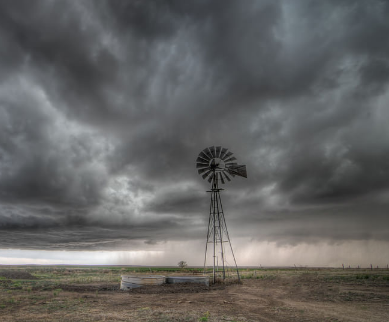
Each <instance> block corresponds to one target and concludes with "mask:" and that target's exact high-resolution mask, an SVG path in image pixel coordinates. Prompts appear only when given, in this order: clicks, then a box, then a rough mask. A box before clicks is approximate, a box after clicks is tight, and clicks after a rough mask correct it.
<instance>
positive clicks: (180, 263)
mask: <svg viewBox="0 0 389 322" xmlns="http://www.w3.org/2000/svg"><path fill="white" fill-rule="evenodd" d="M187 266H188V264H187V263H186V262H185V261H179V262H178V267H180V268H185V267H187Z"/></svg>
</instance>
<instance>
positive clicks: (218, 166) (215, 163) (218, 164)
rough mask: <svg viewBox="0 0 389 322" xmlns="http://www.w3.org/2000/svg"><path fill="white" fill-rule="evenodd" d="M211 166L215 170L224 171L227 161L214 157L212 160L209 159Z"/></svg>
mask: <svg viewBox="0 0 389 322" xmlns="http://www.w3.org/2000/svg"><path fill="white" fill-rule="evenodd" d="M209 166H210V167H211V169H212V170H215V171H223V170H225V167H226V165H225V163H224V161H223V160H222V159H220V158H214V159H212V160H211V161H209Z"/></svg>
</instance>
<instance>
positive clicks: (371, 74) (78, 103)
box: [0, 0, 389, 250]
mask: <svg viewBox="0 0 389 322" xmlns="http://www.w3.org/2000/svg"><path fill="white" fill-rule="evenodd" d="M388 16H389V4H388V2H387V1H378V0H377V1H369V2H363V1H351V0H350V1H326V2H320V3H319V2H317V1H316V2H314V1H308V0H307V1H302V0H301V1H293V2H290V1H273V0H272V1H232V0H231V1H226V0H223V1H179V0H177V1H174V0H171V1H167V0H166V1H135V0H134V1H77V2H69V1H43V0H39V1H10V0H9V1H8V0H4V1H1V3H0V230H1V234H0V248H15V249H43V250H50V249H55V250H74V249H79V250H110V249H112V250H116V249H120V250H124V249H126V248H127V247H128V248H129V249H142V247H145V248H146V247H147V249H152V247H153V245H162V244H163V243H166V242H169V241H184V240H202V239H203V238H205V237H204V236H205V232H206V227H207V220H208V218H207V216H208V207H209V205H208V198H209V195H207V193H206V190H208V188H209V187H208V182H206V181H203V180H202V178H201V177H200V176H198V174H197V172H196V169H195V160H196V157H197V155H198V153H199V152H200V151H201V150H202V149H203V148H205V147H208V146H212V145H221V146H223V147H227V148H229V149H230V150H231V151H232V152H234V154H235V156H236V157H237V158H238V161H239V163H241V164H246V165H247V169H248V179H247V180H244V179H242V178H235V179H234V180H233V181H232V182H231V183H228V184H227V185H226V187H225V188H226V190H225V191H224V192H223V193H222V198H223V202H224V203H225V205H224V206H225V215H226V219H227V224H228V225H229V227H230V235H231V236H232V237H233V238H234V237H236V238H240V237H247V236H250V238H252V239H253V240H256V241H258V242H266V241H268V242H274V243H276V245H298V244H301V243H308V244H315V243H318V242H320V243H328V244H331V243H334V242H336V243H341V242H347V241H358V242H361V241H371V240H373V241H379V242H389V228H388V227H389V219H388V212H389V198H388V197H389V130H388V129H389V126H388V125H389V124H388V123H389V108H388V102H389V90H388V84H389V58H388V52H389V40H388V37H387V35H388V34H389V21H388V19H387V17H388ZM150 247H151V248H150ZM280 247H281V246H280Z"/></svg>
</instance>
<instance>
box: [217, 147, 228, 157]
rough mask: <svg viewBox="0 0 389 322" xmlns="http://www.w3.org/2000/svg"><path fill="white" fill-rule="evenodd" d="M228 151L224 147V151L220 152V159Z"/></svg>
mask: <svg viewBox="0 0 389 322" xmlns="http://www.w3.org/2000/svg"><path fill="white" fill-rule="evenodd" d="M227 151H228V149H226V148H222V151H221V153H220V156H219V158H220V159H223V157H224V155H225V154H226V152H227Z"/></svg>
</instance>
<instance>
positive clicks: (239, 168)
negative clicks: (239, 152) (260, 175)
mask: <svg viewBox="0 0 389 322" xmlns="http://www.w3.org/2000/svg"><path fill="white" fill-rule="evenodd" d="M227 171H228V173H229V174H231V175H234V174H235V175H237V176H240V177H243V178H247V170H246V166H245V165H233V166H231V167H229V168H228V170H227Z"/></svg>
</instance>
